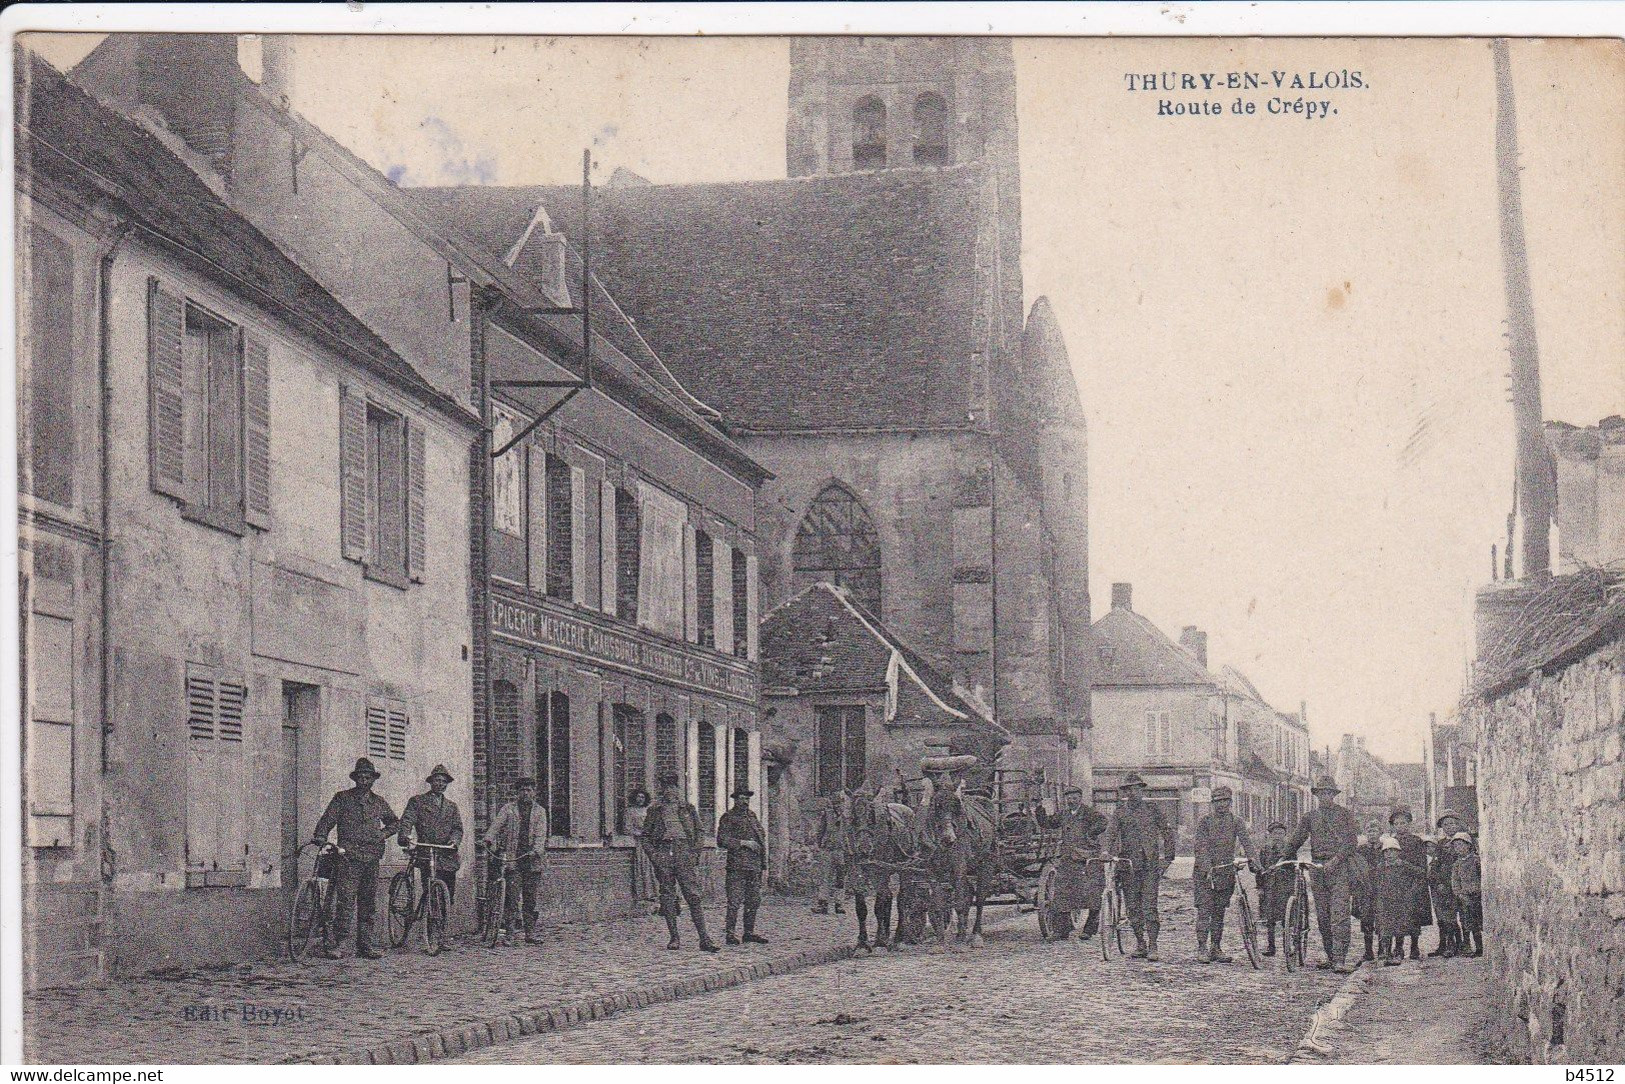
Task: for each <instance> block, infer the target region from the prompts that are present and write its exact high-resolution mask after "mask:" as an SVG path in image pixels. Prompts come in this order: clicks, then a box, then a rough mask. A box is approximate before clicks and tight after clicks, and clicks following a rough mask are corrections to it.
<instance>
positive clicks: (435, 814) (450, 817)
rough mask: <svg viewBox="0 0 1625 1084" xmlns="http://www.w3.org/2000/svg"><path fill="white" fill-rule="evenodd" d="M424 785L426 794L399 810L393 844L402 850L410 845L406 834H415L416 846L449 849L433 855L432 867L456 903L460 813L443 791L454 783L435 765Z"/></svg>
mask: <svg viewBox="0 0 1625 1084" xmlns="http://www.w3.org/2000/svg"><path fill="white" fill-rule="evenodd" d="M424 782H425V783H428V784H429V791H428V793H427V794H414V795H412V797H410V798H408V799H407V801H406V808H405V809H404V810H402V811H401V823H400V830H399V831H398V832H397V833H396V834H395V841H396V842H397V843H399V844H400V845H401V846H402V847H405V846H407V845H408V842H409V841H408V839H407V834H408V833H414V834H415V835H416V837H417V842H419V843H431V844H434V845H436V846H439V847H450V848H451V850H449V851H436V852H435V868H436V869H438V870H439V871H440V880H441V881H442V882H443V883H444V884H445V886H446V892H447V893H448V894H449V895H450V896H451V898H452V899H453V900H455V899H456V898H457V870H458V868H459V867H460V865H461V863H460V862H459V860H458V858H457V848H458V847H460V846H461V845H462V842H463V814H462V811H461V810H459V809H458V808H457V803H456V802H454V801H452V800H451V799H450V798H447V797H446V788H447V787H449V786H450V785H451V784H452V782H453V780H452V777H451V773H450V772H448V771H447V770H446V766H445V765H444V764H436V765H435V766H434V769H433V770H432V771H430V772H429V778H427V779H425V780H424Z"/></svg>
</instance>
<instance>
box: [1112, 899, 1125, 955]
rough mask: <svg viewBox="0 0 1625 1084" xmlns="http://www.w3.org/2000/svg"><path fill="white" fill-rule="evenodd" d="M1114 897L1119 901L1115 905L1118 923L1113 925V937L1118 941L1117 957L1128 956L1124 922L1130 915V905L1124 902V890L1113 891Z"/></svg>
mask: <svg viewBox="0 0 1625 1084" xmlns="http://www.w3.org/2000/svg"><path fill="white" fill-rule="evenodd" d="M1112 895H1113V896H1115V897H1116V899H1117V902H1116V905H1115V910H1116V912H1117V921H1116V922H1114V923H1112V937H1113V938H1114V939H1115V940H1116V941H1117V955H1119V956H1127V955H1128V949H1127V948H1126V947H1125V946H1124V944H1123V922H1124V916H1125V915H1126V914H1128V905H1127V904H1126V903H1124V902H1123V890H1122V888H1114V889H1112Z"/></svg>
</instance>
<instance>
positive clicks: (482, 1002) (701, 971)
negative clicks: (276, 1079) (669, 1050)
mask: <svg viewBox="0 0 1625 1084" xmlns="http://www.w3.org/2000/svg"><path fill="white" fill-rule="evenodd" d="M708 917H710V919H711V924H712V929H713V930H716V931H717V936H718V937H719V938H720V937H721V932H720V916H719V915H718V914H717V909H716V908H712V909H711V912H710V915H709V916H708ZM682 922H683V951H682V952H680V953H678V952H668V951H666V931H665V926H664V924H663V923H662V922H661V920H660V919H659V918H655V917H650V916H641V917H638V918H635V919H625V920H621V921H617V922H604V923H580V924H571V925H566V926H561V927H558V928H555V929H551V930H548V931H547V932H546V937H547V940H548V943H547V944H546V945H544V946H541V947H529V946H525V945H523V944H520V945H516V946H513V947H499V948H495V949H488V948H486V947H484V946H483V945H479V944H476V943H474V942H472V941H463V942H459V943H457V944H455V945H451V946H448V947H447V949H446V951H445V952H444V953H442V954H441V955H440V956H438V957H429V956H425V955H423V954H422V952H421V951H419V950H417V949H416V947H415V946H416V942H415V941H412V942H409V943H408V947H407V948H404V949H401V950H399V951H397V952H390V953H387V954H386V955H385V956H384V958H383V959H380V960H370V961H369V960H355V959H345V960H338V961H329V960H312V961H309V962H308V963H306V964H304V965H298V964H291V963H278V964H257V965H252V966H248V965H245V966H244V967H242V968H239V969H235V970H230V969H228V970H214V971H187V972H178V973H174V974H167V975H166V974H160V975H153V976H147V977H144V978H139V979H127V980H115V981H113V982H110V983H107V984H106V985H104V986H102V987H96V988H84V989H58V990H47V991H41V992H38V993H35V994H31V995H29V996H28V997H27V999H26V1004H25V1010H24V1011H25V1017H24V1034H25V1035H26V1037H27V1041H26V1045H25V1052H24V1053H25V1057H26V1058H27V1059H28V1060H29V1061H30V1062H34V1063H57V1064H63V1063H81V1064H84V1063H94V1064H108V1063H148V1062H158V1063H180V1064H191V1063H197V1062H250V1063H262V1062H279V1061H284V1060H289V1059H298V1058H305V1057H313V1056H314V1057H320V1056H327V1057H335V1056H339V1055H341V1054H345V1053H351V1052H355V1051H358V1050H364V1049H367V1048H370V1047H375V1046H378V1045H380V1044H384V1043H396V1044H404V1046H405V1048H407V1049H410V1048H411V1047H412V1046H413V1042H414V1039H419V1041H422V1040H421V1037H422V1036H424V1035H426V1034H428V1033H430V1032H433V1031H437V1030H440V1029H444V1028H449V1027H460V1026H469V1025H477V1024H483V1023H484V1022H487V1021H492V1020H497V1019H500V1018H505V1017H509V1016H512V1015H514V1014H517V1013H520V1012H521V1011H522V1010H526V1009H537V1008H543V1007H547V1006H552V1005H556V1004H558V1003H560V1002H573V1001H581V1000H587V999H590V998H596V997H604V996H613V995H615V994H619V993H623V992H627V991H647V990H650V989H655V988H658V987H660V986H662V985H664V984H670V983H673V982H679V981H682V980H691V979H695V978H701V979H704V978H705V977H707V976H721V975H724V974H726V973H728V972H733V971H736V970H737V969H738V968H740V967H743V966H747V965H751V964H758V963H761V962H763V961H764V960H778V961H786V962H788V961H790V960H791V959H792V958H793V957H796V956H798V955H800V954H802V953H805V952H808V951H809V950H814V951H816V950H820V949H831V948H835V947H837V946H840V945H841V944H842V943H843V942H844V941H845V940H846V939H847V938H848V937H850V936H851V935H852V930H851V928H850V927H849V926H848V925H847V920H846V919H844V918H843V919H841V920H837V919H835V918H833V917H831V918H821V917H819V916H815V915H811V914H808V913H807V907H806V906H805V905H803V904H801V903H799V902H798V903H796V904H795V905H793V906H792V905H788V904H785V905H778V904H770V905H769V906H767V907H765V908H764V915H763V924H764V927H767V928H771V929H772V931H773V934H774V937H773V943H772V944H771V945H766V946H756V947H753V948H750V949H743V948H727V949H724V950H723V952H721V953H720V954H718V955H716V956H713V955H710V954H709V953H702V952H700V951H698V949H696V948H695V947H694V946H695V939H694V931H693V928H692V927H691V926H690V925H689V920H688V916H687V915H686V914H685V915H684V916H683V919H682ZM244 1005H249V1006H253V1007H255V1008H257V1009H258V1010H260V1011H265V1012H268V1011H272V1010H281V1011H282V1012H283V1016H282V1017H281V1018H280V1021H279V1022H277V1023H258V1024H255V1023H245V1022H244V1021H243V1019H242V1016H243V1014H242V1008H243V1006H244ZM396 1060H410V1059H405V1058H401V1057H397V1058H396ZM417 1060H424V1059H423V1058H419V1059H417Z"/></svg>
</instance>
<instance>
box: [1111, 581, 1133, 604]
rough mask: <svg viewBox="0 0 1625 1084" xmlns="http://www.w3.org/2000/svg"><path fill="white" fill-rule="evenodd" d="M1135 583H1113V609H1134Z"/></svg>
mask: <svg viewBox="0 0 1625 1084" xmlns="http://www.w3.org/2000/svg"><path fill="white" fill-rule="evenodd" d="M1133 602H1134V585H1133V584H1132V583H1114V584H1112V609H1114V610H1133V609H1134V606H1133Z"/></svg>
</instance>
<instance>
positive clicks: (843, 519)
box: [794, 482, 880, 617]
mask: <svg viewBox="0 0 1625 1084" xmlns="http://www.w3.org/2000/svg"><path fill="white" fill-rule="evenodd" d="M794 557H795V571H796V581H797V586H798V587H799V586H801V585H803V584H807V583H814V582H817V581H820V580H822V581H825V582H827V583H833V584H835V585H836V586H838V587H844V588H846V589H847V590H848V591H850V592H851V593H852V597H853V598H854V599H855V600H856V601H857V602H858V603H859V604H860V605H862V606H863V608H864V609H866V610H868V611H869V612H870V613H872V614H874V615H875V616H876V617H879V616H880V534H879V532H878V531H876V530H875V524H874V520H873V519H871V518H870V516H869V511H868V509H866V508H864V507H863V504H862V502H860V501H859V500H858V499H857V497H855V496H853V494H852V491H851V490H849V489H847V488H846V487H845V486H843V485H841V484H840V483H839V482H831V483H830V484H829V485H827V486H825V487H824V490H823V492H821V493H820V494H818V496H817V497H815V498H814V499H813V503H812V507H811V508H809V509H807V514H806V516H804V517H803V518H802V520H801V526H800V528H799V529H797V531H796V546H795V555H794Z"/></svg>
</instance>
